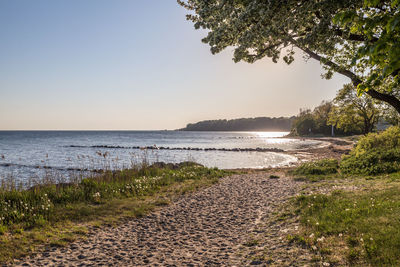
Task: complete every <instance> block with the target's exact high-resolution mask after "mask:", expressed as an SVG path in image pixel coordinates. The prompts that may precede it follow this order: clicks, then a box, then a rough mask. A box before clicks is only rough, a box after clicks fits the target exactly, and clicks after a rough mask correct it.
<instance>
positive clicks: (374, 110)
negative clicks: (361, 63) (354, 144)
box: [329, 84, 382, 134]
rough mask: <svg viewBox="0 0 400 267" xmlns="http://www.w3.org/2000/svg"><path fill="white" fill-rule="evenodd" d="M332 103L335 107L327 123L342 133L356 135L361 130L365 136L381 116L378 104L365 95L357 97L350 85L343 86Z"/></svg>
mask: <svg viewBox="0 0 400 267" xmlns="http://www.w3.org/2000/svg"><path fill="white" fill-rule="evenodd" d="M333 102H334V104H335V107H334V108H333V109H332V111H331V113H330V116H329V123H331V124H333V125H335V126H336V127H337V128H338V129H342V130H343V131H344V132H353V133H356V132H357V131H358V129H361V130H362V133H363V134H367V133H369V132H371V131H372V130H373V129H374V127H375V125H376V123H377V122H378V120H379V118H380V117H381V115H382V112H381V111H380V109H378V105H379V103H377V102H376V101H374V100H373V99H372V98H370V97H368V96H366V95H362V96H360V97H358V96H357V93H356V90H354V86H353V85H352V84H346V85H344V86H343V88H342V89H340V90H339V92H338V94H337V96H336V97H335V99H334V101H333Z"/></svg>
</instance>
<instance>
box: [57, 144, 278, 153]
mask: <svg viewBox="0 0 400 267" xmlns="http://www.w3.org/2000/svg"><path fill="white" fill-rule="evenodd" d="M65 147H72V148H108V149H140V150H193V151H227V152H285V150H283V149H280V148H262V147H257V148H213V147H211V148H200V147H164V146H156V145H154V146H110V145H93V146H81V145H69V146H65Z"/></svg>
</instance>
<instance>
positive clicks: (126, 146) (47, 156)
mask: <svg viewBox="0 0 400 267" xmlns="http://www.w3.org/2000/svg"><path fill="white" fill-rule="evenodd" d="M287 134H288V133H287V132H187V131H0V181H1V180H4V179H9V178H13V179H16V180H18V181H24V180H27V179H31V178H35V179H38V178H41V177H42V176H45V175H47V174H48V173H49V171H56V172H58V173H60V174H61V175H63V176H65V177H68V176H69V175H70V174H71V173H76V172H92V171H95V170H99V169H110V170H117V169H121V168H129V167H132V166H137V165H138V164H143V163H146V164H151V163H154V162H161V161H162V162H166V163H178V162H182V161H195V162H197V163H200V164H203V165H205V166H207V167H218V168H223V169H236V168H265V167H279V166H288V165H291V164H293V163H295V162H296V161H297V160H298V159H297V158H296V157H295V156H293V155H290V154H287V153H284V151H295V150H299V149H305V148H311V147H318V146H323V145H324V142H323V141H318V140H307V139H296V138H287V137H285V136H286V135H287Z"/></svg>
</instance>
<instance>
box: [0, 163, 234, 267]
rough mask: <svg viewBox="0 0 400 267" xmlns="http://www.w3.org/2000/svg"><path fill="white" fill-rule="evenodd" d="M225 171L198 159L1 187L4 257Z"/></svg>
mask: <svg viewBox="0 0 400 267" xmlns="http://www.w3.org/2000/svg"><path fill="white" fill-rule="evenodd" d="M224 175H227V172H226V171H222V170H218V169H209V168H205V167H202V166H200V165H197V164H194V163H186V164H180V165H172V166H161V167H160V166H150V167H143V168H140V169H125V170H121V171H114V172H111V171H109V172H105V173H103V174H101V175H99V176H96V177H92V178H86V179H83V180H81V181H80V182H78V183H68V184H62V185H60V184H43V185H40V186H35V187H34V188H30V189H25V190H17V189H15V188H14V189H12V190H9V189H6V188H3V189H1V190H0V217H1V220H0V262H1V263H6V262H9V261H10V260H12V259H14V258H19V257H21V256H24V255H27V254H29V253H31V252H33V251H38V250H40V249H41V247H43V245H46V244H47V245H48V244H50V245H51V246H65V245H67V244H68V243H70V242H72V241H74V240H76V239H77V238H83V237H84V236H85V235H86V234H87V232H88V231H89V229H90V228H93V227H103V225H108V226H112V225H116V224H118V223H120V222H121V221H123V220H124V219H128V218H132V217H140V216H143V215H145V214H146V213H148V212H149V211H151V210H153V209H155V208H157V207H159V206H164V205H168V203H170V202H171V201H173V200H174V199H176V198H177V197H179V196H180V195H182V194H186V193H188V192H191V191H194V190H197V189H198V188H201V187H204V186H208V185H211V184H213V183H216V182H218V179H219V178H220V177H222V176H224Z"/></svg>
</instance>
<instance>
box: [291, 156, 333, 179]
mask: <svg viewBox="0 0 400 267" xmlns="http://www.w3.org/2000/svg"><path fill="white" fill-rule="evenodd" d="M338 170H339V163H338V161H337V160H336V159H322V160H318V161H311V162H305V163H303V164H301V165H300V166H299V167H297V168H296V169H294V170H292V171H291V172H290V174H293V175H296V176H307V177H313V176H316V175H317V176H320V175H327V174H336V173H338Z"/></svg>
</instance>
